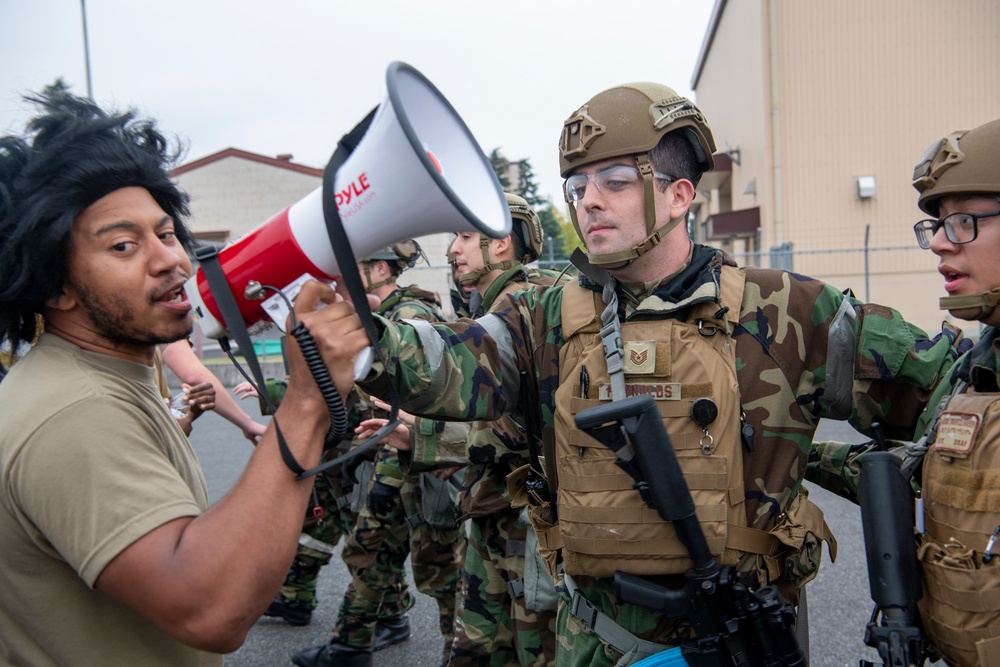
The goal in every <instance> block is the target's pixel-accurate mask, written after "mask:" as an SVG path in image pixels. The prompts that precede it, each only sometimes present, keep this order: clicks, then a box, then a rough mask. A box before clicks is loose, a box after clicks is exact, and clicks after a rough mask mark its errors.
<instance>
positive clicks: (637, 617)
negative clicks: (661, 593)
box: [556, 577, 672, 667]
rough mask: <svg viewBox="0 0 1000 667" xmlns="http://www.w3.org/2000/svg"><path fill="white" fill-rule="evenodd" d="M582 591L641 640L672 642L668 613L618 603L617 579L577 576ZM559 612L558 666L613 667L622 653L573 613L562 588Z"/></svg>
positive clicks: (560, 588)
mask: <svg viewBox="0 0 1000 667" xmlns="http://www.w3.org/2000/svg"><path fill="white" fill-rule="evenodd" d="M574 579H575V580H576V583H577V585H578V586H579V588H580V592H581V593H583V594H584V595H585V596H586V597H587V599H588V600H590V601H591V602H593V603H594V605H596V606H597V608H598V609H600V610H601V611H602V612H604V613H605V614H607V615H608V616H610V617H611V618H612V619H614V620H615V622H616V623H618V624H619V625H621V626H622V627H623V628H625V629H626V630H628V631H629V632H631V633H632V634H633V635H635V636H636V637H638V638H640V639H645V640H647V641H652V642H658V643H663V644H668V643H670V639H669V637H670V635H671V634H672V631H671V630H670V621H669V620H668V619H667V616H666V614H662V613H657V612H653V611H650V610H649V609H645V608H643V607H640V606H638V605H634V604H619V603H618V602H617V601H616V600H615V587H614V580H613V579H611V578H605V579H592V578H590V577H574ZM559 590H560V593H559V612H558V619H557V621H556V633H557V635H558V636H557V645H556V664H558V665H559V667H612V666H613V665H614V664H615V663H616V662H617V661H618V660H619V659H620V658H621V654H619V653H617V652H616V651H614V650H612V649H611V648H609V647H608V645H607V644H605V643H604V642H602V641H601V640H600V638H598V636H597V635H595V634H594V633H593V632H591V631H590V630H589V629H588V628H587V626H585V625H584V624H583V623H582V622H581V621H580V620H579V619H577V618H574V617H573V615H572V614H570V597H569V594H568V593H567V592H566V589H565V587H564V586H562V585H561V582H560V586H559ZM664 628H666V630H664Z"/></svg>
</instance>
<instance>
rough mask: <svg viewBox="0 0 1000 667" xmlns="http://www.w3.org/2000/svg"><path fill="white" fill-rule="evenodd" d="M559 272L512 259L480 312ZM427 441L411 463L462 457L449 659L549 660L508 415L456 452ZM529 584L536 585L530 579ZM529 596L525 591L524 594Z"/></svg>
mask: <svg viewBox="0 0 1000 667" xmlns="http://www.w3.org/2000/svg"><path fill="white" fill-rule="evenodd" d="M557 275H558V274H553V273H551V272H544V273H543V272H540V271H538V270H537V269H533V268H528V267H525V266H524V265H522V264H516V265H515V266H513V267H512V268H510V269H508V270H507V271H505V272H504V273H503V274H501V275H500V276H499V277H498V278H497V279H496V280H494V281H493V283H492V284H491V285H490V286H489V288H488V289H487V290H486V293H485V295H483V297H482V298H481V299H479V298H478V297H479V294H478V292H477V293H475V294H474V298H473V303H475V304H476V305H477V306H478V313H475V314H474V315H475V316H481V315H483V314H484V313H485V312H492V310H493V309H494V308H495V307H497V306H500V305H503V304H505V303H506V302H505V300H504V297H505V296H506V295H508V294H513V293H515V292H517V291H520V290H525V289H545V288H547V287H549V286H551V285H553V284H555V283H556V278H557ZM439 445H440V443H438V442H435V441H432V440H431V439H420V440H417V441H416V442H415V446H414V450H413V453H412V460H413V467H414V469H419V468H420V467H422V466H425V465H426V466H432V467H436V466H438V465H440V464H441V462H442V461H445V462H447V461H448V460H460V461H462V460H464V461H468V462H469V465H468V466H467V467H466V472H465V483H464V484H463V486H462V489H461V511H462V517H463V518H469V519H471V522H470V536H469V551H468V553H467V555H466V560H465V569H464V571H463V574H462V576H463V580H464V588H465V591H464V596H463V600H462V608H461V610H460V614H459V623H458V628H457V637H456V640H455V644H454V646H453V647H452V651H451V659H450V662H449V664H450V665H452V666H453V667H463V666H470V667H471V666H473V665H476V666H478V665H490V666H497V667H499V666H501V665H535V666H542V665H554V664H555V616H556V615H555V595H554V590H552V583H551V578H550V577H548V576H546V582H547V584H548V588H549V589H550V595H549V598H550V599H551V603H552V604H551V608H550V609H542V610H532V609H530V608H528V607H527V606H526V604H525V603H526V599H528V598H526V596H525V590H524V586H525V585H526V584H525V582H524V579H525V559H526V558H529V559H530V558H537V556H536V555H535V553H533V551H535V550H534V549H532V548H531V547H530V546H529V543H528V531H529V530H530V526H529V524H528V522H527V518H526V517H521V509H520V508H517V509H515V508H512V507H511V504H510V494H509V493H508V492H507V475H508V474H510V473H511V472H513V471H514V470H516V469H517V468H519V467H521V466H523V465H526V464H527V463H528V450H527V443H526V442H525V439H524V433H523V430H522V428H521V426H520V424H518V423H517V422H516V421H515V420H514V419H513V417H511V416H505V417H503V418H501V419H500V420H498V421H495V422H474V423H473V424H472V430H471V433H470V434H469V440H468V443H467V444H466V443H462V447H461V449H460V450H459V451H457V452H454V453H452V452H448V451H443V450H442V448H441V447H440V446H439ZM527 585H534V582H531V583H528V584H527ZM529 597H531V596H530V591H529Z"/></svg>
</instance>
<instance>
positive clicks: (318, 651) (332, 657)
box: [292, 642, 373, 667]
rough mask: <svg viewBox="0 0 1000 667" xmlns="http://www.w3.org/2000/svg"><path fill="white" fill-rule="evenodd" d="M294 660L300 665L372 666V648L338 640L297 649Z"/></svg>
mask: <svg viewBox="0 0 1000 667" xmlns="http://www.w3.org/2000/svg"><path fill="white" fill-rule="evenodd" d="M292 662H293V663H294V664H296V665H298V666H299V667H372V664H373V662H372V650H371V649H370V648H355V647H353V646H346V645H345V644H340V643H337V642H330V643H329V644H322V645H320V646H310V647H309V648H304V649H302V650H301V651H297V652H296V653H295V654H294V655H293V656H292Z"/></svg>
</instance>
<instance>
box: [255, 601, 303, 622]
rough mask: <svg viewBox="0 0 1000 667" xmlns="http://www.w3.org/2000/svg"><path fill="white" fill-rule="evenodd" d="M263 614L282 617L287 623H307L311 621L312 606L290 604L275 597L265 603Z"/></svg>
mask: <svg viewBox="0 0 1000 667" xmlns="http://www.w3.org/2000/svg"><path fill="white" fill-rule="evenodd" d="M264 615H265V616H272V617H275V618H282V619H284V620H285V622H286V623H288V624H289V625H309V623H310V622H311V621H312V608H311V607H308V606H305V605H296V604H292V603H290V602H286V601H284V600H282V599H281V598H280V597H277V598H274V599H273V600H271V604H269V605H267V609H265V610H264Z"/></svg>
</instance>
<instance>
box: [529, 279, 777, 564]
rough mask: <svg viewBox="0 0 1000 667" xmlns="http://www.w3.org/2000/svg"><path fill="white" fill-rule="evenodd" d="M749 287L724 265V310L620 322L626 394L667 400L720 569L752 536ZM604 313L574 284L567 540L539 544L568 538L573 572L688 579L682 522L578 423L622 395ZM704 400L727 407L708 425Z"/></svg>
mask: <svg viewBox="0 0 1000 667" xmlns="http://www.w3.org/2000/svg"><path fill="white" fill-rule="evenodd" d="M743 282H744V276H743V273H742V272H741V271H739V270H737V269H734V268H731V267H728V266H724V267H722V274H721V296H720V301H721V305H720V303H717V302H715V301H714V300H712V301H709V302H704V303H700V304H694V305H693V306H692V307H690V308H689V309H688V310H687V313H686V321H684V322H682V321H678V320H674V319H645V320H644V319H642V318H641V317H638V318H635V319H633V320H631V321H626V322H623V323H622V325H621V339H622V347H623V349H624V353H625V359H624V363H625V382H626V396H630V395H635V394H650V395H652V396H653V397H654V398H655V399H656V404H657V406H658V408H659V411H660V414H661V416H662V417H663V421H664V425H665V426H666V430H667V433H669V434H670V440H671V444H672V445H673V448H674V451H675V452H676V454H677V458H678V460H679V462H680V465H681V469H682V470H683V471H684V476H685V478H686V480H687V483H688V486H689V487H690V489H691V495H692V497H693V499H694V503H695V508H696V513H697V515H698V519H699V522H700V523H701V527H702V530H703V531H704V532H705V537H706V539H707V541H708V545H709V548H710V549H711V551H712V553H713V554H714V555H715V557H716V558H717V559H718V560H719V561H720V562H721V563H735V562H736V561H737V560H738V559H739V555H740V554H739V552H738V551H736V550H735V549H734V548H733V547H732V544H731V542H732V539H731V537H730V534H731V533H732V532H734V531H738V530H740V529H742V531H743V532H744V534H745V533H746V532H747V531H751V529H749V528H747V527H746V525H747V523H746V512H745V508H744V489H743V450H742V443H741V439H740V414H741V405H740V392H739V385H738V383H737V377H736V350H735V341H734V340H733V339H732V337H731V332H732V331H733V329H734V328H735V326H736V325H737V324H738V318H739V313H740V303H741V301H742V295H743ZM604 307H605V306H604V303H603V301H602V299H601V295H600V294H599V293H596V292H592V291H590V290H587V289H585V288H582V287H580V286H579V285H577V284H575V283H573V284H569V285H566V286H565V287H564V288H563V301H562V307H561V312H562V333H563V336H564V338H565V341H566V342H565V344H564V345H563V346H562V348H561V349H560V352H559V368H560V377H559V386H558V389H557V390H556V401H555V402H556V414H555V433H556V443H555V455H556V463H555V469H556V473H557V478H558V497H557V506H558V509H557V514H558V524H557V525H556V526H554V527H553V528H552V529H550V530H555V531H558V536H553V535H551V534H549V535H544V536H543V535H540V536H539V541H540V543H542V542H545V543H547V544H549V545H552V546H555V545H557V544H559V543H561V545H562V547H563V550H562V556H563V565H564V568H565V571H566V572H567V573H568V574H571V575H588V576H593V577H610V576H613V575H614V573H615V571H618V570H620V571H623V572H627V573H630V574H636V575H658V574H677V573H682V572H684V571H685V570H687V569H689V568H690V567H691V566H692V562H691V559H690V558H689V556H688V553H687V550H686V549H685V547H684V545H683V544H682V543H681V541H680V540H679V539H678V537H677V534H676V532H675V531H674V528H673V525H672V524H670V523H668V522H665V521H664V520H663V519H662V518H661V517H660V516H659V515H658V514H657V513H656V511H655V510H654V509H652V508H650V507H648V506H647V505H646V504H645V503H644V502H643V500H642V498H641V497H640V495H639V493H638V492H637V491H635V490H634V489H633V479H632V478H631V477H630V476H629V475H628V474H626V473H625V472H624V471H623V470H621V469H620V468H619V467H618V466H616V465H615V464H614V454H613V453H612V452H611V451H610V450H608V449H607V448H605V447H604V446H603V445H601V444H600V443H598V442H597V441H596V440H594V439H592V438H590V437H589V436H588V435H586V434H585V433H584V432H582V431H580V430H579V429H577V428H576V427H575V424H574V422H573V416H574V415H575V414H576V413H578V412H580V411H581V410H583V409H585V408H588V407H592V406H595V405H598V404H600V403H601V402H603V401H608V400H611V391H610V382H609V381H610V378H609V373H608V369H607V364H606V361H605V352H604V349H603V346H602V343H601V335H600V329H601V319H600V313H601V312H602V311H603V310H604ZM725 307H728V310H726V309H725ZM584 369H586V372H584ZM698 399H710V400H711V401H713V402H714V404H715V406H716V407H717V408H718V417H717V418H716V419H715V420H714V421H712V422H711V423H710V424H707V425H706V426H704V427H703V426H701V425H699V424H698V423H696V421H695V420H694V419H693V418H692V405H693V404H694V403H695V401H697V400H698ZM550 483H551V480H550ZM536 527H537V524H536ZM753 532H760V531H753Z"/></svg>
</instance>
